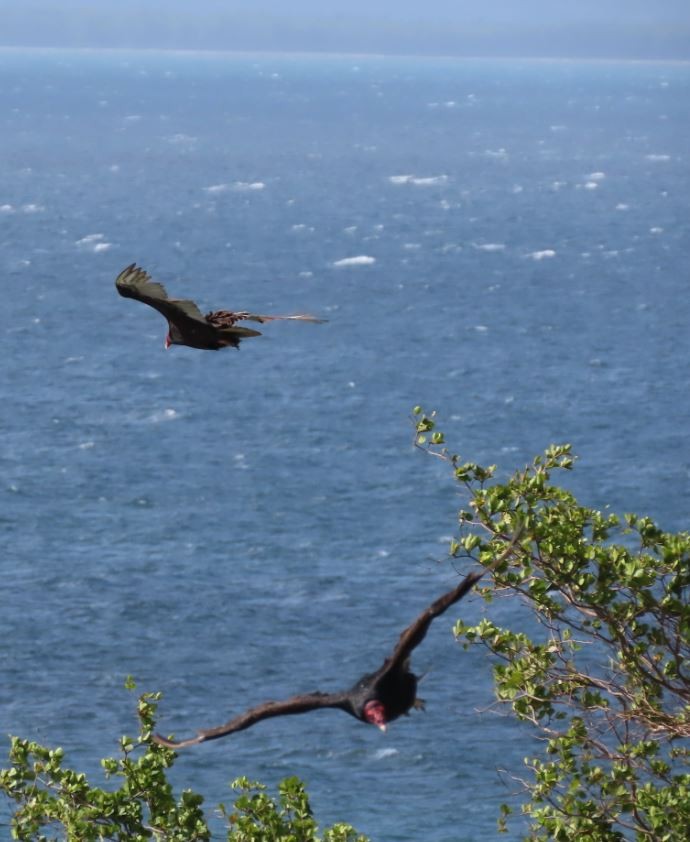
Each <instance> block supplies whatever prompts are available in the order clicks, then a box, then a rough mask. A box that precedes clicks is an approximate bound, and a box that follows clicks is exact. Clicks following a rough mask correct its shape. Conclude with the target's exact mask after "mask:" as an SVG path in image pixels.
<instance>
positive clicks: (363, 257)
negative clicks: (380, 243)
mask: <svg viewBox="0 0 690 842" xmlns="http://www.w3.org/2000/svg"><path fill="white" fill-rule="evenodd" d="M372 263H376V258H375V257H370V256H369V255H368V254H358V255H357V256H356V257H343V258H342V260H335V261H334V262H333V265H334V266H370V265H371V264H372Z"/></svg>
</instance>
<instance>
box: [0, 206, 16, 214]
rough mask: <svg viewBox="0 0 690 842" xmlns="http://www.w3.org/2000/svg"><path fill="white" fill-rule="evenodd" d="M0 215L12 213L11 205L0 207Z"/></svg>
mask: <svg viewBox="0 0 690 842" xmlns="http://www.w3.org/2000/svg"><path fill="white" fill-rule="evenodd" d="M0 213H14V208H13V207H12V205H0Z"/></svg>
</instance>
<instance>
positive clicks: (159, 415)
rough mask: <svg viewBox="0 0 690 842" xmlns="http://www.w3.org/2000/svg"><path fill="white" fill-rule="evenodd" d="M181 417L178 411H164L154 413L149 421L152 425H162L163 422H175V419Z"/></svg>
mask: <svg viewBox="0 0 690 842" xmlns="http://www.w3.org/2000/svg"><path fill="white" fill-rule="evenodd" d="M178 417H179V413H178V411H177V410H176V409H163V410H161V411H160V412H154V413H152V414H151V415H149V419H148V420H149V421H150V422H151V423H152V424H160V423H161V421H174V420H175V418H178Z"/></svg>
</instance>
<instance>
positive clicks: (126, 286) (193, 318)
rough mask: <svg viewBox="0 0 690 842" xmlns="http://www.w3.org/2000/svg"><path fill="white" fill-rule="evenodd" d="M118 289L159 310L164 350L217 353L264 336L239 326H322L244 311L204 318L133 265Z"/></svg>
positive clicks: (299, 318)
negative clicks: (180, 348)
mask: <svg viewBox="0 0 690 842" xmlns="http://www.w3.org/2000/svg"><path fill="white" fill-rule="evenodd" d="M115 286H116V287H117V291H118V292H119V293H120V295H123V296H124V297H125V298H134V299H136V300H137V301H143V302H144V304H148V305H149V307H153V308H154V310H158V312H159V313H162V314H163V315H164V316H165V318H166V319H167V320H168V335H167V336H166V337H165V347H166V348H169V347H170V346H171V345H189V346H190V347H191V348H201V349H202V350H205V351H218V350H220V349H221V348H228V347H230V348H239V346H240V341H241V340H242V339H247V338H248V337H249V336H261V333H260V332H259V331H258V330H253V329H252V328H248V327H239V326H238V325H237V322H241V321H251V322H260V323H262V324H263V322H271V321H274V320H275V319H293V320H296V321H302V322H317V323H319V322H323V321H324V319H315V318H314V317H313V316H307V315H299V316H259V315H257V314H256V313H246V312H244V311H242V312H238V313H234V312H232V311H230V310H214V311H212V312H210V313H207V314H206V315H205V316H204V315H203V314H202V312H201V310H199V308H198V307H197V305H196V304H195V303H194V302H193V301H189V300H188V299H185V298H168V294H167V292H166V291H165V287H164V286H163V284H159V283H156V282H155V281H152V280H151V277H150V276H149V275H148V273H147V272H145V271H144V270H143V269H140V268H138V267H137V266H136V264H134V263H132V265H131V266H128V267H127V268H126V269H123V270H122V272H120V274H119V275H118V276H117V278H116V279H115Z"/></svg>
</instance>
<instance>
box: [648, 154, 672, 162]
mask: <svg viewBox="0 0 690 842" xmlns="http://www.w3.org/2000/svg"><path fill="white" fill-rule="evenodd" d="M645 158H646V160H647V161H670V160H671V156H670V155H660V154H658V153H655V152H652V153H650V154H649V155H645Z"/></svg>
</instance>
